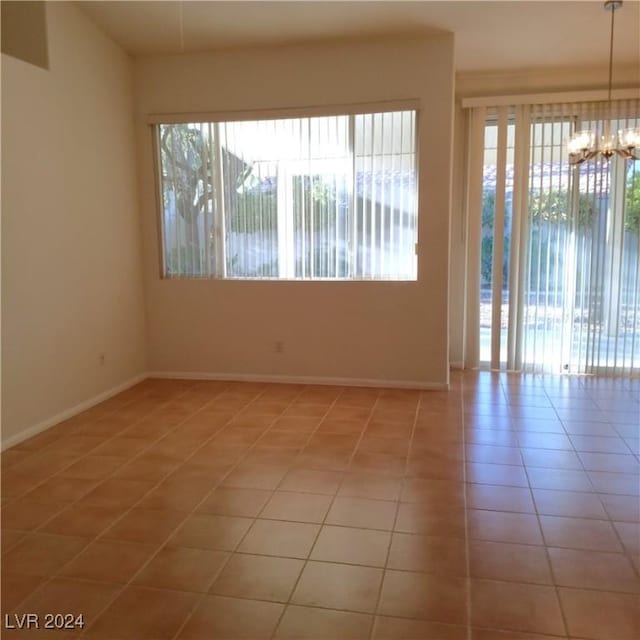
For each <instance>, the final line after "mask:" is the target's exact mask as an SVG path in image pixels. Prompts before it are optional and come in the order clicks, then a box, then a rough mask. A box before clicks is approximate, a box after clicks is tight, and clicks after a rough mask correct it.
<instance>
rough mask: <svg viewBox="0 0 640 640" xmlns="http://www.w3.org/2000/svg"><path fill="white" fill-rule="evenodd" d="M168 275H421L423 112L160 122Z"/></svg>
mask: <svg viewBox="0 0 640 640" xmlns="http://www.w3.org/2000/svg"><path fill="white" fill-rule="evenodd" d="M156 132H157V141H158V148H159V154H158V158H159V161H160V171H159V175H160V191H161V204H162V238H163V270H164V275H165V276H166V277H167V278H264V279H278V278H280V279H372V280H415V279H416V252H415V244H416V239H417V238H416V233H417V202H416V200H417V198H416V189H417V186H416V113H415V111H394V112H385V113H368V114H361V115H344V116H331V117H312V118H288V119H279V120H255V121H234V122H199V123H188V124H160V125H157V127H156Z"/></svg>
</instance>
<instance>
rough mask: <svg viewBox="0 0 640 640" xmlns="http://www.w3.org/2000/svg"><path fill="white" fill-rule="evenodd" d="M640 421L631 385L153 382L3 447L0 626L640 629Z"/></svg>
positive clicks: (508, 631)
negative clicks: (26, 622)
mask: <svg viewBox="0 0 640 640" xmlns="http://www.w3.org/2000/svg"><path fill="white" fill-rule="evenodd" d="M639 422H640V385H639V384H638V381H634V382H629V381H612V380H606V379H589V378H580V379H579V378H571V379H570V378H548V377H547V378H545V377H533V376H531V377H528V376H506V375H495V374H490V373H465V374H461V373H456V374H454V375H453V380H452V389H451V391H450V392H449V393H443V392H419V391H406V390H381V389H360V388H336V387H310V386H306V387H305V386H292V385H266V384H247V383H244V384H242V383H223V382H195V381H177V380H147V381H146V382H143V383H142V384H140V385H138V386H136V387H135V388H133V389H130V390H129V391H126V392H124V393H122V394H120V395H118V396H117V397H115V398H112V399H111V400H108V401H107V402H104V403H102V404H101V405H99V406H97V407H95V408H93V409H91V410H89V411H86V412H85V413H83V414H81V415H79V416H76V417H74V418H72V419H70V420H67V421H66V422H64V423H62V424H59V425H57V426H55V427H53V428H52V429H49V430H48V431H46V432H44V433H42V434H40V435H38V436H35V437H33V438H31V439H30V440H27V441H25V442H23V443H21V444H19V445H17V446H15V447H13V448H11V449H9V450H7V451H5V452H3V453H2V511H1V513H2V608H3V613H9V614H23V613H37V614H39V615H40V616H43V615H44V614H45V613H62V614H67V613H73V614H75V615H76V616H77V615H78V614H83V616H84V623H85V626H84V628H83V629H79V628H71V629H66V630H62V631H59V632H50V631H49V632H45V630H43V629H40V630H29V631H25V630H11V631H7V630H6V629H5V630H4V632H3V637H7V638H15V639H16V640H18V638H36V637H40V636H41V635H46V633H48V634H49V635H54V636H57V637H60V638H65V639H66V638H75V637H78V636H82V637H86V638H91V639H96V640H106V639H116V638H117V639H129V638H130V639H132V640H133V639H136V640H140V639H145V638H154V639H158V640H160V639H163V640H164V639H166V640H170V639H179V640H196V639H198V640H215V639H216V638H227V639H229V640H237V639H240V638H249V639H256V640H258V639H262V638H265V639H268V638H279V639H284V638H289V639H292V638H301V639H302V638H319V639H322V640H350V639H356V638H363V639H369V638H372V639H375V640H393V639H399V638H404V639H410V638H414V639H416V640H429V639H431V640H462V639H464V640H470V639H471V640H544V639H547V640H551V639H552V638H572V639H592V640H638V639H639V638H640V600H639V597H640V482H639V471H640V462H639V454H640V432H639ZM9 621H13V624H14V626H16V618H14V617H12V616H10V617H9ZM42 622H43V619H42V618H41V619H40V623H41V624H42ZM4 625H5V626H6V625H7V620H6V619H5V620H4Z"/></svg>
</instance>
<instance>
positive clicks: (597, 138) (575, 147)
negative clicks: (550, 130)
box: [567, 0, 640, 165]
mask: <svg viewBox="0 0 640 640" xmlns="http://www.w3.org/2000/svg"><path fill="white" fill-rule="evenodd" d="M621 6H622V0H607V1H606V2H605V3H604V8H605V9H607V10H609V11H611V36H610V40H609V90H608V94H607V107H608V116H607V118H606V119H605V120H604V122H603V127H602V131H601V132H600V131H598V129H597V127H596V128H595V129H592V130H585V131H576V132H575V133H574V134H573V135H572V136H571V138H570V139H569V142H568V144H567V147H568V149H569V164H572V165H578V164H582V163H583V162H585V161H586V160H591V159H592V158H596V157H598V156H600V157H603V158H606V159H607V160H608V159H609V158H611V156H613V155H618V156H620V157H621V158H624V159H625V160H638V159H640V157H639V156H638V155H637V154H638V152H639V150H640V127H633V128H630V129H621V130H619V131H618V132H617V133H614V132H612V131H611V84H612V78H613V26H614V15H615V12H616V10H617V9H619V8H620V7H621Z"/></svg>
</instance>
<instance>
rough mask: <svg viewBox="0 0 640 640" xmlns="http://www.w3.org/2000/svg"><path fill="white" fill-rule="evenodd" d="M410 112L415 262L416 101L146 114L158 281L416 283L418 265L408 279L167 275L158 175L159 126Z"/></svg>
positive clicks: (417, 105) (161, 174)
mask: <svg viewBox="0 0 640 640" xmlns="http://www.w3.org/2000/svg"><path fill="white" fill-rule="evenodd" d="M399 111H411V112H413V118H414V132H413V133H414V140H413V145H414V152H413V154H414V175H415V193H414V198H415V204H414V206H415V211H416V221H415V247H414V253H415V255H416V260H417V255H418V251H417V246H418V229H419V225H418V222H419V206H418V203H419V185H420V175H419V168H420V160H419V157H420V153H419V150H420V113H421V109H420V100H418V99H403V100H392V101H380V102H369V103H349V104H342V105H330V106H313V107H291V108H289V107H287V108H276V109H259V110H242V111H217V112H195V113H164V114H150V115H148V117H147V124H148V125H149V128H150V130H151V138H152V148H153V171H154V182H155V196H156V197H155V206H156V218H155V219H156V224H157V242H158V245H157V246H158V248H159V256H158V258H159V259H158V267H159V277H160V279H161V280H231V281H263V282H386V283H391V282H399V283H407V282H416V281H417V279H418V265H417V264H416V268H415V275H414V277H410V278H398V277H389V278H384V277H353V276H346V277H319V276H313V277H295V276H286V277H279V276H276V277H268V276H264V277H255V276H254V277H252V276H241V277H233V276H231V277H229V276H228V275H226V274H225V275H213V274H207V275H202V276H196V275H184V274H180V275H171V274H169V273H168V272H167V255H166V236H165V220H164V193H163V172H162V152H161V146H160V131H161V126H162V125H169V126H170V125H177V124H191V123H212V124H213V123H220V122H225V123H235V122H244V121H269V120H284V119H294V118H302V119H303V118H314V117H331V116H336V117H338V116H347V117H353V116H357V115H369V114H384V113H389V112H399ZM351 153H352V154H353V155H354V158H355V150H354V149H353V148H352V149H351ZM354 215H355V214H354Z"/></svg>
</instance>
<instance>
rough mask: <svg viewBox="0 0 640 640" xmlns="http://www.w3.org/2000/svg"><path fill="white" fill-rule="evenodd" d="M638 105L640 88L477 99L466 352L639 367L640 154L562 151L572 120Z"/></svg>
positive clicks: (631, 113)
mask: <svg viewBox="0 0 640 640" xmlns="http://www.w3.org/2000/svg"><path fill="white" fill-rule="evenodd" d="M639 117H640V101H638V100H618V101H614V102H613V104H612V105H610V106H607V104H606V103H603V102H594V103H565V104H559V103H556V104H540V105H518V106H513V107H509V106H504V107H498V108H495V109H486V108H474V109H473V112H472V114H471V117H470V131H469V136H470V138H469V145H470V146H469V148H470V160H469V176H468V178H469V198H470V199H469V211H468V213H469V219H470V223H471V224H470V238H469V243H470V249H469V260H470V264H471V265H473V264H479V270H478V272H479V274H480V276H479V282H477V283H474V284H472V285H471V286H470V289H469V297H468V304H469V305H477V306H478V307H479V310H478V312H476V313H470V314H469V316H468V317H469V325H468V327H467V331H468V334H469V336H470V338H471V339H470V340H469V341H468V354H467V356H468V357H467V363H468V364H470V365H477V364H484V365H486V366H490V367H491V368H494V369H500V368H503V369H509V370H529V371H552V372H562V371H564V372H570V373H613V374H627V375H629V374H631V375H633V374H638V373H640V338H638V336H639V335H640V309H639V303H640V261H639V254H640V241H639V218H640V161H638V160H635V161H634V160H631V161H626V160H624V159H622V158H620V157H617V156H615V157H613V158H611V159H610V160H606V159H597V160H596V159H594V160H592V161H588V162H585V163H583V164H582V165H579V166H577V167H573V166H570V165H569V163H568V151H567V140H568V138H569V137H570V135H571V134H572V133H573V132H574V131H576V130H582V129H590V128H593V127H594V126H596V124H598V123H600V122H601V121H602V120H603V119H604V118H608V119H609V118H610V119H611V129H612V130H613V131H616V130H618V129H625V128H629V127H634V126H638V125H639V124H640V119H639ZM472 244H473V245H474V246H475V248H471V245H472Z"/></svg>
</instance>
